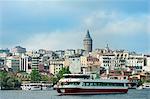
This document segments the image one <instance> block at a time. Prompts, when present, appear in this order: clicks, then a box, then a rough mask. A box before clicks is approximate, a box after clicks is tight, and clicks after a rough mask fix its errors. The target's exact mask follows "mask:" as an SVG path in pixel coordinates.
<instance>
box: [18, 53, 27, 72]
mask: <svg viewBox="0 0 150 99" xmlns="http://www.w3.org/2000/svg"><path fill="white" fill-rule="evenodd" d="M28 67H29V56H26V55H22V56H21V58H20V66H19V69H20V71H26V72H28Z"/></svg>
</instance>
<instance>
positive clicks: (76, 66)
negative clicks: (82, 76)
mask: <svg viewBox="0 0 150 99" xmlns="http://www.w3.org/2000/svg"><path fill="white" fill-rule="evenodd" d="M65 66H67V67H69V71H70V72H71V73H81V67H82V65H81V62H80V57H69V58H66V59H65Z"/></svg>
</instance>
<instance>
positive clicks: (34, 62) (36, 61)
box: [31, 53, 40, 70]
mask: <svg viewBox="0 0 150 99" xmlns="http://www.w3.org/2000/svg"><path fill="white" fill-rule="evenodd" d="M39 63H40V54H36V53H35V54H33V55H32V60H31V69H37V70H38V66H39Z"/></svg>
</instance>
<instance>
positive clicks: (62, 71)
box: [57, 67, 71, 80]
mask: <svg viewBox="0 0 150 99" xmlns="http://www.w3.org/2000/svg"><path fill="white" fill-rule="evenodd" d="M63 74H71V72H70V71H69V67H64V68H62V69H61V70H60V71H59V73H58V74H57V78H58V80H59V79H61V78H62V77H63Z"/></svg>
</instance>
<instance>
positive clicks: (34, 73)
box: [30, 69, 41, 82]
mask: <svg viewBox="0 0 150 99" xmlns="http://www.w3.org/2000/svg"><path fill="white" fill-rule="evenodd" d="M30 76H31V82H38V81H41V75H40V73H39V71H38V70H36V69H33V70H32V72H31V74H30Z"/></svg>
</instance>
